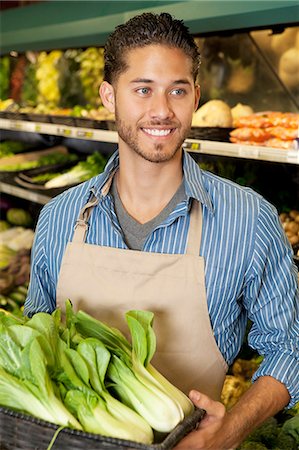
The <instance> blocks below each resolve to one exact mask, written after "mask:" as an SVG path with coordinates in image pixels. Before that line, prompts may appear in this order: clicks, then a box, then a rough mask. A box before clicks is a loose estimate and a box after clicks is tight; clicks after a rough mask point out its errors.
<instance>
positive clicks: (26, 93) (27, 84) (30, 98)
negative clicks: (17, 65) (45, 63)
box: [21, 52, 38, 107]
mask: <svg viewBox="0 0 299 450" xmlns="http://www.w3.org/2000/svg"><path fill="white" fill-rule="evenodd" d="M26 57H27V58H29V59H27V61H28V63H27V65H26V68H25V73H24V82H23V86H22V91H21V104H22V106H26V107H28V106H35V105H36V103H37V95H38V84H37V78H36V70H37V54H35V53H33V52H27V53H26Z"/></svg>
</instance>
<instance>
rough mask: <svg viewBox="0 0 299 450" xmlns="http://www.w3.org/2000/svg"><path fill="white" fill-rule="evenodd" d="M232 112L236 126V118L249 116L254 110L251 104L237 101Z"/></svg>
mask: <svg viewBox="0 0 299 450" xmlns="http://www.w3.org/2000/svg"><path fill="white" fill-rule="evenodd" d="M231 113H232V116H233V126H235V123H236V120H237V119H239V117H245V116H249V115H250V114H253V113H254V111H253V109H252V108H251V106H249V105H243V104H242V103H237V104H236V105H235V106H234V107H233V108H231Z"/></svg>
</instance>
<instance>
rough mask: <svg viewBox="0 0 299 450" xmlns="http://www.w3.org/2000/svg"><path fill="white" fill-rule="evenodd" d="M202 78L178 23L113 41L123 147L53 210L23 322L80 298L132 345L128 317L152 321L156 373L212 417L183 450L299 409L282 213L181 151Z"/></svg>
mask: <svg viewBox="0 0 299 450" xmlns="http://www.w3.org/2000/svg"><path fill="white" fill-rule="evenodd" d="M198 70H199V53H198V49H197V47H196V44H195V42H194V40H193V38H192V36H191V35H190V34H189V32H188V30H187V28H186V27H185V26H184V24H183V23H182V22H181V21H179V20H176V19H173V18H172V17H171V16H170V15H169V14H166V13H162V14H160V15H155V14H150V13H145V14H142V15H140V16H137V17H134V18H132V19H131V20H129V21H128V22H127V23H125V24H124V25H120V26H119V27H117V28H116V30H115V31H114V32H113V33H112V35H111V36H110V38H109V39H108V41H107V44H106V47H105V81H104V82H103V83H102V85H101V87H100V95H101V98H102V102H103V104H104V106H105V107H106V108H107V109H108V110H109V111H110V112H112V113H114V114H115V117H116V125H117V130H118V134H119V148H118V150H117V151H116V153H115V154H114V155H112V157H111V158H110V160H109V162H108V164H107V166H106V168H105V171H104V172H103V173H102V174H99V175H98V176H96V177H94V178H93V179H91V180H89V181H87V182H85V183H82V184H81V185H79V186H77V187H75V188H73V189H70V190H68V191H66V192H64V193H63V194H61V195H59V196H58V197H56V198H55V199H53V200H52V201H51V202H49V203H48V204H47V205H46V206H45V207H44V208H43V210H42V212H41V215H40V218H39V222H38V226H37V230H36V237H35V243H34V248H33V251H32V271H31V281H30V287H29V294H28V298H27V301H26V304H25V313H26V314H28V315H32V314H34V313H35V312H38V311H47V312H52V311H53V310H54V309H55V308H56V306H61V307H63V304H64V301H65V299H66V298H70V299H71V300H72V303H73V305H74V307H75V308H76V309H78V308H80V309H84V310H86V311H88V312H89V313H90V314H92V315H94V316H95V317H97V318H100V319H101V320H103V321H106V322H108V323H109V324H110V325H112V326H115V327H118V328H119V329H121V330H122V331H124V332H126V329H125V325H124V319H123V316H124V311H127V310H129V309H147V310H151V311H153V312H154V313H155V331H156V334H157V352H156V354H155V356H154V359H153V364H154V365H155V366H156V367H157V368H158V369H159V370H160V371H161V372H162V373H163V374H164V375H165V376H166V377H167V378H169V380H170V381H171V382H173V383H174V384H176V385H177V386H178V387H179V388H180V389H182V390H183V391H184V392H185V393H187V394H188V393H190V398H191V399H192V400H193V402H194V403H195V405H196V406H198V407H201V408H204V409H205V410H206V412H207V414H206V416H205V418H204V420H203V421H202V422H201V423H200V425H199V427H198V429H197V430H196V431H194V432H192V433H190V434H189V435H188V436H186V437H185V438H184V439H183V440H182V441H181V442H180V444H179V445H178V446H177V449H180V450H183V449H192V450H196V449H204V450H208V449H231V448H235V447H236V446H237V445H238V444H239V443H240V442H241V441H242V440H243V439H244V438H245V436H246V435H247V434H248V433H249V432H250V431H251V430H252V429H253V428H254V427H256V426H257V425H259V424H260V423H261V422H263V421H264V420H265V419H266V418H267V417H269V416H271V415H273V414H275V413H276V412H278V411H279V410H281V409H282V408H284V407H285V406H287V405H289V406H292V405H293V404H294V403H295V402H296V401H298V392H299V380H298V373H299V363H298V360H299V358H298V342H299V340H298V328H299V326H298V284H297V273H296V268H295V265H294V263H293V258H292V256H293V254H292V248H291V246H290V244H289V243H288V240H287V238H286V236H285V233H284V231H283V229H282V227H281V224H280V221H279V218H278V215H277V211H276V210H275V208H274V207H273V206H272V205H271V204H269V203H268V202H267V201H266V200H265V199H264V198H263V197H261V196H260V195H258V194H257V193H255V192H254V191H252V190H251V189H248V188H244V187H241V186H238V185H237V184H235V183H233V182H231V181H229V180H225V179H222V178H220V177H217V176H215V175H213V174H211V173H209V172H205V171H203V170H201V169H200V168H199V166H198V165H197V164H196V163H195V161H194V160H193V159H192V158H191V156H190V155H189V154H188V153H186V152H184V151H183V148H182V145H183V142H184V139H185V138H186V136H187V135H188V132H189V130H190V127H191V120H192V114H193V112H194V111H195V109H196V107H197V105H198V101H199V96H200V90H199V86H198V85H197V76H198ZM247 318H250V320H251V321H252V322H253V326H252V329H251V332H250V334H249V343H250V345H251V346H252V347H254V348H256V349H257V350H258V351H259V352H260V353H261V354H262V355H263V356H264V360H263V363H262V364H261V366H260V368H259V369H258V371H257V372H256V373H255V375H254V377H253V385H252V387H251V388H250V389H249V390H248V391H247V393H246V394H245V395H244V396H243V397H242V398H241V400H240V401H239V403H237V405H236V406H234V408H233V409H232V410H231V411H229V412H227V411H225V408H224V406H223V405H222V404H221V403H220V401H219V400H220V394H221V390H222V387H223V382H224V378H225V374H226V371H227V368H228V365H229V364H231V363H232V362H233V360H234V358H235V357H236V356H237V354H238V352H239V349H240V346H241V344H242V341H243V338H244V333H245V328H246V323H247Z"/></svg>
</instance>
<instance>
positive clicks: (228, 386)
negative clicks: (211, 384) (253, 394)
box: [221, 375, 251, 409]
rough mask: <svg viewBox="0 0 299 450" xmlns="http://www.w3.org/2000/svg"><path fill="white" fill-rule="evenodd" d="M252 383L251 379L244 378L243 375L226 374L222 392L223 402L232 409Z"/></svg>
mask: <svg viewBox="0 0 299 450" xmlns="http://www.w3.org/2000/svg"><path fill="white" fill-rule="evenodd" d="M250 385H251V383H250V381H248V380H244V378H242V377H238V376H234V375H226V377H225V380H224V385H223V389H222V392H221V402H222V403H223V404H224V405H225V406H226V408H227V409H231V408H232V407H233V406H234V405H235V404H236V403H237V402H238V400H239V399H240V397H241V396H242V395H243V394H244V392H246V391H247V389H249V387H250Z"/></svg>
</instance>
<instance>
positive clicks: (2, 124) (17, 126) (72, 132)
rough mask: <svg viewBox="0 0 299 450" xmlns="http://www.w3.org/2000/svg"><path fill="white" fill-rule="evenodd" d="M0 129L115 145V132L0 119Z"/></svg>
mask: <svg viewBox="0 0 299 450" xmlns="http://www.w3.org/2000/svg"><path fill="white" fill-rule="evenodd" d="M0 129H3V130H12V131H25V132H29V133H40V134H48V135H53V136H63V137H68V138H75V139H86V140H93V141H103V142H111V143H117V133H116V131H110V130H102V129H94V128H82V127H73V126H68V125H63V124H56V123H43V122H32V121H25V120H11V119H2V118H0Z"/></svg>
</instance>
